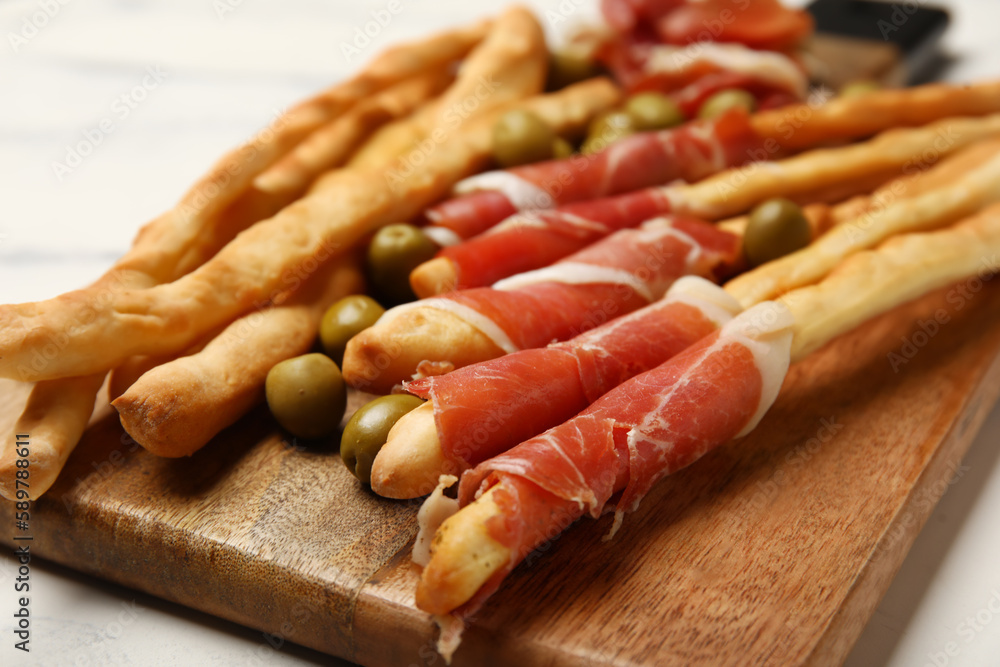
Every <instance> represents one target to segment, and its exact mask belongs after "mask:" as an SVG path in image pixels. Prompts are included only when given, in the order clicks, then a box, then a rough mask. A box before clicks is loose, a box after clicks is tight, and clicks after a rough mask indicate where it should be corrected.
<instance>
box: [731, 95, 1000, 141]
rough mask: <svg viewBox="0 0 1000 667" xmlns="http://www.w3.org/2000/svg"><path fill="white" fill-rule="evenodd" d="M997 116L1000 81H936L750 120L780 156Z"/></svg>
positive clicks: (795, 107) (764, 114)
mask: <svg viewBox="0 0 1000 667" xmlns="http://www.w3.org/2000/svg"><path fill="white" fill-rule="evenodd" d="M998 112H1000V81H988V82H982V83H977V84H971V85H953V84H944V83H936V84H929V85H924V86H917V87H915V88H899V89H888V90H878V91H873V92H871V93H869V94H866V95H860V96H855V97H836V98H834V99H832V100H829V101H827V102H824V103H822V104H818V105H815V106H813V105H810V104H795V105H791V106H787V107H782V108H780V109H774V110H771V111H762V112H760V113H757V114H754V115H753V116H752V117H751V119H750V122H751V123H752V124H753V127H754V129H755V130H756V131H757V133H758V134H760V135H761V136H762V137H764V139H765V143H764V146H765V149H766V150H768V151H769V152H772V153H776V152H778V151H779V150H782V151H793V150H794V151H798V150H803V149H808V148H815V147H817V146H821V145H823V144H830V143H837V142H839V141H843V140H845V139H858V138H861V137H867V136H871V135H873V134H877V133H879V132H882V131H884V130H887V129H889V128H893V127H915V126H918V125H926V124H927V123H930V122H933V121H936V120H940V119H941V118H950V117H953V116H982V115H986V114H994V113H998ZM772 147H773V148H772Z"/></svg>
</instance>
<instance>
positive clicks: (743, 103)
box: [698, 88, 757, 118]
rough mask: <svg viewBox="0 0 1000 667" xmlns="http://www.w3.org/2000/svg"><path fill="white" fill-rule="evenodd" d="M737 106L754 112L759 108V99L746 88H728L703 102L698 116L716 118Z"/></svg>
mask: <svg viewBox="0 0 1000 667" xmlns="http://www.w3.org/2000/svg"><path fill="white" fill-rule="evenodd" d="M735 107H742V108H743V109H746V111H747V113H753V112H754V111H756V110H757V100H756V99H754V96H753V95H751V94H750V93H748V92H747V91H745V90H740V89H739V88H726V89H724V90H720V91H719V92H717V93H715V94H714V95H712V96H711V97H709V98H708V99H707V100H705V101H704V102H703V103H702V105H701V108H700V109H698V118H716V117H718V116H721V115H722V114H724V113H725V112H727V111H729V110H730V109H732V108H735Z"/></svg>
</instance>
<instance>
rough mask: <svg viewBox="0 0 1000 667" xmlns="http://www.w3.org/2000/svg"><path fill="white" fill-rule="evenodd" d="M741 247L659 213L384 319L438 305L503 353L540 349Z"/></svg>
mask: <svg viewBox="0 0 1000 667" xmlns="http://www.w3.org/2000/svg"><path fill="white" fill-rule="evenodd" d="M740 247H741V246H740V238H739V237H738V236H736V235H735V234H731V233H729V232H726V231H723V230H720V229H717V228H715V227H714V226H713V225H710V224H708V223H705V222H701V221H698V220H694V219H690V218H687V219H684V218H660V219H655V220H650V221H649V222H647V223H646V224H644V225H643V226H642V227H641V228H639V229H627V230H621V231H619V232H617V233H616V234H613V235H612V236H610V237H609V238H607V239H605V240H603V241H602V242H600V243H597V244H594V245H593V246H590V247H588V248H586V249H585V250H583V251H581V252H578V253H576V254H574V255H572V256H570V257H567V258H566V259H565V260H564V261H561V262H559V263H557V264H554V265H553V266H550V267H546V268H543V269H539V270H537V271H532V272H528V273H524V274H520V275H516V276H513V277H511V278H509V279H508V280H505V281H501V282H498V283H497V284H495V285H494V286H493V287H490V288H477V289H467V290H459V291H455V292H450V293H448V294H444V295H442V296H439V297H434V298H431V299H422V300H420V301H417V302H414V303H412V304H405V305H403V306H399V307H397V308H394V309H392V310H390V311H388V312H387V313H386V314H385V315H384V316H383V317H395V316H398V315H399V314H400V313H405V312H406V311H407V310H410V309H414V308H438V309H441V310H447V311H450V312H453V313H455V314H457V315H458V316H459V317H461V318H463V319H465V320H466V321H467V322H469V323H470V324H472V325H473V326H476V327H477V328H478V329H479V330H480V331H482V332H483V333H485V334H486V335H487V336H489V337H490V338H491V339H492V340H493V342H494V343H495V344H496V345H497V347H498V348H500V349H501V350H503V351H504V352H507V353H511V352H515V351H517V350H523V349H529V348H537V347H543V346H545V345H547V344H549V343H550V342H552V341H561V340H566V339H568V338H572V337H573V336H576V335H578V334H580V333H581V332H583V331H586V330H589V329H592V328H593V327H595V326H598V325H601V324H603V323H605V322H607V321H608V320H610V319H612V318H615V317H618V316H620V315H624V314H626V313H630V312H632V311H634V310H636V309H638V308H641V307H642V306H645V305H647V304H649V303H651V302H652V301H655V300H656V299H659V298H660V297H662V296H663V294H664V293H665V292H666V291H667V289H669V287H670V285H671V284H673V282H674V281H675V280H676V279H677V278H679V277H680V276H684V275H698V276H710V275H712V272H713V271H714V270H716V269H718V268H719V267H720V266H722V265H724V264H732V263H734V262H735V261H736V258H737V257H738V256H739V253H740Z"/></svg>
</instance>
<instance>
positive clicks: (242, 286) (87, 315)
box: [0, 79, 618, 380]
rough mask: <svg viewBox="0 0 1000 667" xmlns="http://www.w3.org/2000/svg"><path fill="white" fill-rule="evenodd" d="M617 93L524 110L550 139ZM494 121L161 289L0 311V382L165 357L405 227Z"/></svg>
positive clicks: (298, 211) (256, 233) (302, 206)
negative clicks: (393, 178)
mask: <svg viewBox="0 0 1000 667" xmlns="http://www.w3.org/2000/svg"><path fill="white" fill-rule="evenodd" d="M617 96H618V91H617V89H616V88H615V87H614V85H613V84H611V83H610V82H608V81H606V80H601V79H595V80H591V81H589V82H584V83H581V84H578V85H576V86H572V87H570V88H565V89H563V90H561V91H559V92H557V93H553V94H551V95H544V96H539V97H536V98H533V99H531V100H526V101H525V102H524V103H523V104H524V108H527V109H530V110H532V111H534V112H535V113H537V114H539V116H541V117H542V118H543V119H544V120H545V121H546V122H548V123H549V125H551V126H552V127H553V128H554V129H556V130H557V131H559V130H560V129H566V128H570V127H580V126H582V125H583V124H584V123H586V122H587V121H588V120H589V119H590V118H591V117H592V116H593V113H594V111H595V109H601V108H603V107H604V106H605V105H606V102H607V100H608V99H616V98H617ZM495 116H496V112H494V113H491V114H488V115H486V116H483V117H481V118H477V119H476V120H474V121H470V122H468V123H466V124H464V125H463V126H462V127H461V128H460V129H459V131H457V132H456V133H455V136H454V137H453V138H452V140H450V141H449V142H448V143H446V144H443V145H441V146H439V147H438V148H437V150H435V151H433V152H432V153H431V155H429V156H428V158H427V163H426V165H425V167H424V168H423V169H422V170H419V171H414V172H413V173H411V174H409V175H407V176H405V177H402V178H401V179H400V181H399V182H394V183H388V182H387V181H386V180H385V179H384V177H383V174H382V173H380V172H373V173H354V174H348V175H347V176H346V177H343V178H341V179H339V180H338V181H337V184H336V186H335V187H331V188H330V189H328V190H323V191H318V192H315V193H313V194H312V195H310V196H308V197H306V198H305V199H302V200H299V201H298V202H296V203H294V204H292V205H290V206H288V207H286V208H285V209H283V210H282V211H281V212H280V213H279V214H278V215H276V216H275V217H273V218H271V219H270V220H266V221H263V222H260V223H257V224H256V225H254V226H253V227H251V228H249V229H248V230H246V231H245V232H243V233H242V234H240V236H239V237H238V238H236V239H235V240H233V241H232V242H231V243H229V244H228V245H227V246H226V247H225V248H223V249H222V250H221V251H220V252H219V253H218V254H217V255H216V256H215V257H213V258H212V259H211V260H209V261H208V262H206V263H205V264H204V265H203V266H202V267H200V268H199V269H197V270H195V271H194V272H192V273H190V274H188V275H186V276H184V277H182V278H180V279H179V280H176V281H175V282H173V283H169V284H166V285H158V286H156V287H151V288H149V289H145V290H135V291H125V292H121V293H117V294H111V295H109V298H108V299H106V300H103V301H100V302H97V303H95V302H93V301H91V300H90V299H89V298H87V295H86V294H81V293H80V292H70V293H68V294H64V295H62V296H60V297H57V298H55V299H51V300H49V301H44V302H38V303H29V304H16V305H7V306H3V307H0V376H3V377H14V378H18V379H22V380H40V379H51V378H55V377H67V376H71V375H84V374H88V373H93V372H95V371H97V370H101V369H105V368H109V367H114V366H117V365H119V364H120V363H121V362H122V361H124V360H125V359H126V358H128V357H129V356H132V355H133V354H166V353H170V352H176V351H179V350H182V349H184V348H185V347H187V346H189V345H191V344H192V343H193V342H194V341H196V340H197V339H199V338H201V337H202V336H204V335H205V334H206V333H207V332H208V331H210V330H211V329H213V328H215V327H217V326H220V325H222V324H224V323H226V322H227V321H231V320H232V319H235V318H236V317H238V316H239V315H241V314H242V313H245V312H247V311H248V310H250V309H251V308H253V307H254V305H255V304H262V303H265V302H266V301H267V300H269V299H271V298H273V296H276V295H277V294H279V293H280V292H281V291H283V288H284V286H286V285H287V283H288V281H290V280H294V279H295V277H296V275H297V274H298V273H301V272H302V271H303V270H304V269H305V268H307V267H308V266H310V265H314V264H316V263H319V262H321V261H323V260H325V259H327V258H329V257H330V256H332V255H336V254H339V253H341V252H343V251H344V250H345V249H346V248H348V247H350V246H351V245H353V244H354V243H355V242H356V241H357V240H358V239H359V238H361V237H362V236H364V235H365V234H366V233H369V232H371V231H372V230H374V229H376V228H378V227H380V226H382V225H385V224H389V223H391V222H396V221H398V220H407V219H409V218H411V217H413V216H414V215H416V213H417V212H419V211H420V210H422V209H423V208H425V207H426V206H427V205H428V204H429V203H430V202H432V201H434V200H435V199H437V198H439V197H441V196H442V195H444V194H445V193H446V192H447V191H448V189H449V188H450V187H451V186H452V185H453V184H454V183H455V182H456V181H458V180H459V179H461V178H463V177H465V176H467V175H469V174H470V173H472V172H474V171H475V170H477V169H478V168H480V167H481V166H482V165H483V163H484V162H485V161H486V159H487V157H488V155H489V152H490V145H491V133H492V125H493V122H494V121H495ZM66 330H72V332H73V335H72V336H67V338H66V339H65V340H63V339H58V342H60V343H64V344H62V345H60V346H59V354H58V355H56V356H55V357H54V358H53V359H46V362H47V363H46V364H41V365H39V366H38V367H35V366H33V365H32V360H33V358H34V356H35V353H37V352H38V351H39V350H41V349H43V348H44V347H45V346H46V345H48V344H49V343H50V342H52V339H53V338H54V337H57V336H59V334H60V333H61V332H64V331H66Z"/></svg>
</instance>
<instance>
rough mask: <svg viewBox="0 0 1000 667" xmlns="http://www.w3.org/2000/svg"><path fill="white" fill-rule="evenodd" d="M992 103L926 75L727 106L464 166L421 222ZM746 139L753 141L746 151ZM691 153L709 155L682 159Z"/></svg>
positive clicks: (618, 189)
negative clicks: (731, 110)
mask: <svg viewBox="0 0 1000 667" xmlns="http://www.w3.org/2000/svg"><path fill="white" fill-rule="evenodd" d="M997 112H1000V82H984V83H980V84H974V85H967V86H960V85H959V86H956V85H949V84H931V85H926V86H919V87H916V88H905V89H899V90H881V91H875V92H872V93H871V94H868V95H863V96H860V97H844V98H835V99H833V100H830V101H829V102H826V103H823V104H805V103H804V104H794V105H791V106H788V107H784V108H782V109H777V110H773V111H764V112H760V113H757V114H754V115H753V116H752V117H750V119H749V126H747V125H745V121H743V119H742V118H740V117H738V116H736V115H734V116H729V117H726V118H724V119H720V120H719V121H717V122H716V123H715V124H709V125H701V124H699V123H692V124H689V125H686V126H682V127H681V128H678V129H675V130H665V131H661V132H648V133H642V134H638V135H634V136H631V137H627V138H625V139H622V140H621V141H618V142H615V143H614V144H612V145H611V146H610V147H608V148H607V149H606V150H604V151H603V152H601V153H598V154H596V155H593V156H590V157H582V156H575V157H572V158H568V159H565V160H552V161H549V162H541V163H537V164H529V165H525V166H522V167H515V168H513V169H508V170H505V171H492V172H487V173H485V174H481V175H478V176H473V177H471V178H468V179H466V180H464V181H460V182H459V183H458V184H457V185H456V186H455V187H454V189H453V192H454V194H455V195H456V196H455V197H454V198H453V199H449V200H446V201H444V202H442V203H440V204H437V205H435V206H433V207H431V208H429V209H428V210H427V211H426V212H425V215H426V217H427V219H428V221H429V222H430V223H431V224H433V225H439V226H442V227H447V228H448V229H452V230H454V231H455V232H456V233H458V235H459V236H460V237H461V238H468V237H469V236H471V235H472V234H471V233H470V232H476V233H479V232H482V231H485V230H486V229H488V228H489V227H492V226H493V225H495V224H496V223H498V222H500V221H501V220H503V219H504V218H507V217H508V216H511V215H513V214H514V213H515V212H517V211H519V210H525V209H540V208H552V207H554V206H562V205H565V204H570V203H572V202H576V201H582V200H587V199H595V198H598V197H609V196H612V195H616V194H621V193H623V192H631V191H632V190H638V189H640V188H646V187H651V186H654V185H659V184H663V183H668V182H669V181H671V180H673V179H676V178H683V179H684V180H686V181H692V180H697V179H699V178H703V177H704V176H708V175H710V174H711V173H713V172H712V170H713V169H714V170H721V169H723V168H726V167H729V166H732V165H734V164H740V163H742V162H744V161H746V160H747V159H748V157H749V159H754V160H759V159H761V158H762V157H766V158H768V159H774V158H775V157H779V156H780V155H781V154H783V153H786V152H788V151H799V150H805V149H809V148H816V147H818V146H822V145H824V144H829V143H836V142H839V141H844V140H850V139H859V138H863V137H867V136H871V135H874V134H877V133H878V132H881V131H883V130H887V129H890V128H897V127H915V126H919V125H925V124H927V123H931V122H934V121H937V120H940V119H942V118H949V117H954V116H982V115H986V114H991V113H997ZM741 121H743V122H741ZM696 128H697V129H696ZM758 143H760V144H761V145H763V146H764V150H763V151H760V150H759V149H758ZM754 149H758V150H756V151H755V152H751V151H754ZM699 154H700V155H703V156H708V157H710V156H714V159H708V160H706V159H704V158H701V159H697V160H695V161H693V162H692V163H689V161H690V160H691V159H692V157H694V156H697V155H699Z"/></svg>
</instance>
